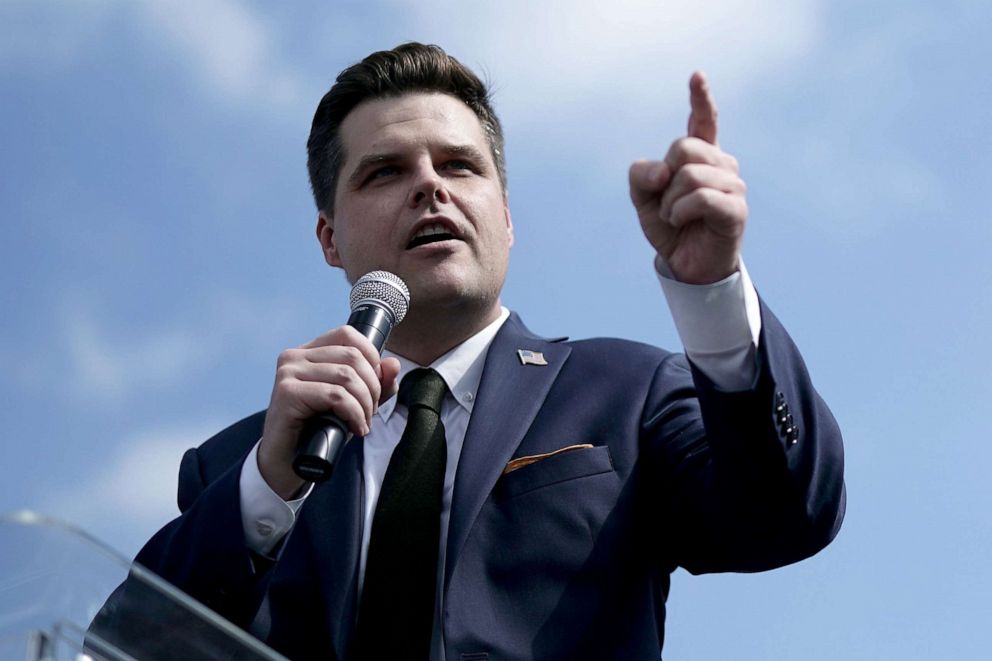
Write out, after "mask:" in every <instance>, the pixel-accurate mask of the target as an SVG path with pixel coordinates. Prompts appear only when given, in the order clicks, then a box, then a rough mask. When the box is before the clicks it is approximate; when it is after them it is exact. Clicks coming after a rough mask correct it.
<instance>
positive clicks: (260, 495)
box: [238, 443, 313, 556]
mask: <svg viewBox="0 0 992 661" xmlns="http://www.w3.org/2000/svg"><path fill="white" fill-rule="evenodd" d="M258 445H259V444H258V443H256V444H255V447H253V448H252V449H251V452H250V453H249V454H248V457H247V458H246V459H245V463H244V464H243V465H242V466H241V477H240V480H239V483H238V488H239V490H240V492H241V526H242V527H243V528H244V531H245V542H246V543H247V545H248V548H249V549H251V550H252V551H254V552H255V553H258V554H260V555H264V556H268V555H269V554H270V553H271V551H272V549H273V548H275V546H276V544H278V543H279V540H281V539H282V538H283V537H284V536H285V535H286V533H288V532H289V531H290V530H291V529H292V528H293V524H294V523H296V513H297V512H298V511H299V509H300V507H302V506H303V501H304V500H306V497H307V496H308V495H309V494H310V489H312V488H313V485H312V484H311V485H309V487H308V488H307V490H306V491H305V492H304V493H303V495H302V496H300V497H299V498H296V499H295V500H288V501H287V500H283V499H282V498H281V497H280V496H279V494H277V493H276V492H275V491H273V490H272V488H271V487H269V485H268V483H266V481H265V478H264V477H262V473H261V472H260V471H259V470H258Z"/></svg>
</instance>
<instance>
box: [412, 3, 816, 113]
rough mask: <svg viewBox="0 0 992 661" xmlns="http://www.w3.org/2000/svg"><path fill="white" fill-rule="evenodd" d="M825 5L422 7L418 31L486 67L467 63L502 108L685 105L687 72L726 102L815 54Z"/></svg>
mask: <svg viewBox="0 0 992 661" xmlns="http://www.w3.org/2000/svg"><path fill="white" fill-rule="evenodd" d="M819 4H820V3H818V2H815V1H813V0H797V1H796V2H790V3H781V2H775V1H774V0H722V1H718V0H673V1H669V2H657V1H650V0H640V1H636V2H613V3H604V2H600V1H598V0H597V1H594V2H577V3H532V2H523V1H510V2H503V3H498V4H495V3H493V4H486V5H482V6H480V5H475V4H472V5H468V4H464V5H456V6H450V5H449V4H448V3H441V2H421V3H418V4H417V9H416V12H417V19H418V22H419V25H418V28H419V29H420V30H421V31H423V32H426V33H427V34H429V35H430V36H431V38H436V39H438V40H441V39H442V38H443V39H444V41H443V42H442V45H443V46H445V48H446V49H449V50H450V51H451V52H453V53H455V54H456V55H457V54H458V53H461V52H467V53H470V54H471V57H478V58H479V60H480V61H478V62H473V61H471V59H470V57H464V58H463V59H465V60H467V61H466V62H465V63H466V64H468V65H469V66H473V67H474V66H476V65H481V66H482V67H484V68H490V69H492V70H493V71H494V72H497V71H498V73H499V80H497V81H496V82H497V86H498V87H502V88H505V90H506V94H505V97H504V95H503V94H502V93H501V94H500V105H501V106H510V105H513V106H519V107H520V108H521V109H524V110H528V111H530V112H533V110H534V109H540V108H541V107H542V106H545V105H550V104H554V105H558V106H560V105H567V104H569V103H574V102H576V101H578V100H585V101H587V102H589V103H593V104H595V106H597V107H603V106H610V105H613V106H617V105H619V104H621V103H623V102H625V101H627V100H628V98H631V97H632V99H638V98H643V97H647V98H650V99H653V100H657V99H678V100H679V101H684V99H685V97H686V92H685V84H686V82H687V80H688V76H689V73H690V72H691V71H692V70H693V69H695V68H698V67H704V68H706V69H707V70H708V71H709V72H710V74H711V75H716V76H718V77H719V78H720V79H721V83H722V86H721V90H720V91H721V94H728V93H730V92H732V91H734V90H737V89H740V88H742V87H745V86H746V85H747V84H748V82H749V81H750V80H753V78H754V77H755V76H759V75H762V74H764V73H766V72H767V71H768V70H769V69H775V68H781V67H789V66H794V60H795V59H796V58H797V57H798V56H800V55H802V54H803V53H806V52H809V51H810V50H811V49H813V48H815V46H816V43H817V40H818V39H819V32H820V23H821V20H820V13H821V12H820V8H819ZM439 15H444V16H445V17H446V25H445V28H444V29H443V31H441V28H438V29H436V30H435V29H434V28H433V26H435V25H437V24H438V16H439ZM453 26H459V27H461V28H462V29H451V28H452V27H453ZM416 33H417V32H416V31H414V34H416ZM449 44H450V45H449ZM680 107H681V106H680ZM542 121H544V120H542Z"/></svg>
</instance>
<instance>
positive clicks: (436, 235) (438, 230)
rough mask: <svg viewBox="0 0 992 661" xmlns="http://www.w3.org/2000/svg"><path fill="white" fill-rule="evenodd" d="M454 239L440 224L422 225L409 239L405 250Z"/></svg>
mask: <svg viewBox="0 0 992 661" xmlns="http://www.w3.org/2000/svg"><path fill="white" fill-rule="evenodd" d="M454 238H456V237H455V235H454V234H452V233H451V231H450V230H448V228H447V227H445V226H444V225H442V224H441V223H434V224H431V225H424V226H423V227H421V228H420V230H419V231H418V232H417V233H416V234H415V235H414V236H413V238H412V239H410V243H408V244H407V245H406V248H407V250H409V249H411V248H416V247H417V246H424V245H427V244H428V243H437V242H438V241H448V240H449V239H454Z"/></svg>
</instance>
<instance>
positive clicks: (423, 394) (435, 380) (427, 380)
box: [396, 368, 448, 415]
mask: <svg viewBox="0 0 992 661" xmlns="http://www.w3.org/2000/svg"><path fill="white" fill-rule="evenodd" d="M446 392H448V386H447V384H445V382H444V379H443V378H441V375H440V374H438V373H437V372H435V371H434V370H432V369H425V368H420V369H415V370H413V371H412V372H410V373H409V374H407V375H406V376H404V377H403V381H402V382H401V383H400V391H399V394H397V396H396V397H397V401H398V402H399V403H400V404H403V405H404V406H406V407H407V409H408V410H409V409H413V408H415V407H418V406H421V407H425V408H429V409H430V410H432V411H434V412H435V413H437V414H438V415H441V402H443V401H444V393H446Z"/></svg>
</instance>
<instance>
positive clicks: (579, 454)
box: [495, 445, 613, 500]
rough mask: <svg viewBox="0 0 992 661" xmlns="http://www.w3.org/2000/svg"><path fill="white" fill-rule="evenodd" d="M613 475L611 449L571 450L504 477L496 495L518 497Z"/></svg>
mask: <svg viewBox="0 0 992 661" xmlns="http://www.w3.org/2000/svg"><path fill="white" fill-rule="evenodd" d="M611 472H613V458H612V457H611V456H610V448H609V447H608V446H606V445H597V446H593V447H588V448H580V449H576V450H570V451H568V452H561V453H558V454H552V455H550V456H548V457H546V458H544V459H541V460H539V461H535V462H533V463H529V464H527V465H525V466H522V467H520V468H517V469H515V470H512V472H509V473H506V474H504V475H503V476H502V477H501V478H500V480H499V482H498V483H497V484H496V493H495V496H496V497H497V498H498V499H500V500H504V499H508V498H514V497H516V496H519V495H522V494H525V493H528V492H530V491H534V490H535V489H541V488H543V487H547V486H551V485H553V484H559V483H561V482H567V481H570V480H576V479H579V478H582V477H589V476H591V475H599V474H601V473H611Z"/></svg>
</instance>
